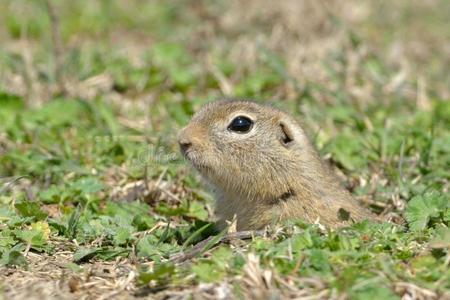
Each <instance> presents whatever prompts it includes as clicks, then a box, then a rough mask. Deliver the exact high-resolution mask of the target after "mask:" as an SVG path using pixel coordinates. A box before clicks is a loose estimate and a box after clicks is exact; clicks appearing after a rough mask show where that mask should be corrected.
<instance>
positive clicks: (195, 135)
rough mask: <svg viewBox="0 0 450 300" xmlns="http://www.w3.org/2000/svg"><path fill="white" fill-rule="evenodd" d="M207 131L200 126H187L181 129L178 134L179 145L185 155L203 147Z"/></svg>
mask: <svg viewBox="0 0 450 300" xmlns="http://www.w3.org/2000/svg"><path fill="white" fill-rule="evenodd" d="M204 137H205V131H204V129H203V128H201V127H198V126H187V127H185V128H183V129H182V130H181V131H180V134H179V135H178V145H179V146H180V151H181V153H182V154H183V155H186V154H188V152H190V151H193V150H195V151H197V150H199V148H202V145H203V139H204Z"/></svg>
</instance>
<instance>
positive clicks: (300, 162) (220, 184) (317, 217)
mask: <svg viewBox="0 0 450 300" xmlns="http://www.w3.org/2000/svg"><path fill="white" fill-rule="evenodd" d="M237 116H247V117H249V118H250V119H252V120H253V121H254V125H253V128H252V129H251V130H250V131H249V132H248V133H245V134H242V133H236V132H232V131H230V130H228V126H229V124H230V122H231V121H232V120H233V119H234V118H235V117H237ZM285 137H289V138H290V140H291V141H289V142H288V143H286V142H285V141H286V139H283V138H285ZM178 141H179V143H180V145H183V144H184V145H186V144H188V145H189V149H187V150H186V149H185V150H184V151H182V152H184V155H185V157H186V158H187V159H188V160H190V161H191V163H192V164H193V166H194V167H195V168H196V169H197V170H198V171H199V172H200V174H201V175H202V176H203V177H204V178H205V179H206V181H207V182H208V183H209V184H210V185H211V187H212V189H213V191H214V193H215V195H216V214H217V215H218V217H219V218H220V219H221V222H222V223H224V221H225V220H231V219H233V216H234V215H236V217H237V229H238V230H248V229H259V228H262V227H264V226H265V225H267V224H270V223H271V222H273V221H277V220H284V219H301V220H304V221H306V222H309V223H314V222H317V221H318V222H319V223H321V224H323V225H326V226H329V227H333V228H334V227H338V226H341V225H345V224H349V223H351V222H353V221H361V220H363V219H366V218H368V219H371V218H374V216H373V215H372V214H371V213H370V212H369V211H368V210H366V209H365V208H364V207H362V206H360V205H359V204H358V203H357V201H356V200H355V199H354V198H352V196H351V195H350V193H349V192H348V191H347V190H345V189H344V188H342V187H341V186H340V184H339V180H338V179H337V178H336V177H335V176H334V175H333V174H332V173H331V171H330V170H329V168H328V167H327V166H326V165H325V164H324V163H323V162H322V160H321V159H320V158H319V156H318V154H317V152H316V150H315V149H314V147H313V146H312V145H311V143H310V142H309V140H308V138H307V136H306V135H305V133H304V131H303V129H302V128H301V126H300V125H299V124H298V123H297V122H296V121H295V120H294V119H293V118H292V117H291V116H289V115H288V114H286V113H284V112H282V111H280V110H278V109H275V108H273V107H269V106H263V105H260V104H256V103H254V102H249V101H233V100H226V101H217V102H212V103H209V104H207V105H205V106H204V107H203V108H202V109H201V110H200V111H199V112H197V113H196V114H195V115H194V116H193V118H192V120H191V121H190V123H189V124H188V125H187V126H186V127H185V128H183V129H182V130H181V132H180V134H179V137H178ZM283 195H284V196H283ZM342 210H344V211H345V212H348V213H350V218H344V219H343V218H342ZM340 212H341V213H340ZM344 214H345V213H344Z"/></svg>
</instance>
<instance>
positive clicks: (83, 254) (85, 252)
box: [73, 248, 102, 263]
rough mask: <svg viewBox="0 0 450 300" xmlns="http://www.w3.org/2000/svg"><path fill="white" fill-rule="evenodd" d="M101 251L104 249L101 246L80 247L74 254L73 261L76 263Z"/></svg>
mask: <svg viewBox="0 0 450 300" xmlns="http://www.w3.org/2000/svg"><path fill="white" fill-rule="evenodd" d="M100 251H102V249H101V248H80V249H78V250H77V251H76V252H75V253H74V254H73V261H74V262H76V263H80V262H83V261H87V260H89V259H91V258H92V257H94V256H95V255H96V254H97V253H99V252H100Z"/></svg>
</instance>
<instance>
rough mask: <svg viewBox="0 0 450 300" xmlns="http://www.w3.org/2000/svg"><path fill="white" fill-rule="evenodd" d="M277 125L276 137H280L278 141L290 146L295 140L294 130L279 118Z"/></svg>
mask: <svg viewBox="0 0 450 300" xmlns="http://www.w3.org/2000/svg"><path fill="white" fill-rule="evenodd" d="M278 127H279V130H278V138H279V139H280V142H281V143H282V144H283V146H285V147H290V146H291V145H292V144H293V143H294V141H295V137H294V132H293V131H292V129H291V126H290V124H288V123H287V122H285V121H283V120H280V122H279V123H278Z"/></svg>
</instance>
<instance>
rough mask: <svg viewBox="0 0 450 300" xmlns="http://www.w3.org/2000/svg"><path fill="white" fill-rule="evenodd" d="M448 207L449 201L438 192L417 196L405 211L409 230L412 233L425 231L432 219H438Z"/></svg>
mask: <svg viewBox="0 0 450 300" xmlns="http://www.w3.org/2000/svg"><path fill="white" fill-rule="evenodd" d="M448 205H449V203H448V199H447V198H446V197H445V196H444V195H442V194H440V193H439V192H437V191H429V192H426V193H425V194H423V195H418V196H415V197H414V198H412V199H411V200H410V201H409V202H408V205H407V207H406V211H405V217H406V220H407V221H408V224H409V228H410V229H411V230H412V231H418V230H423V229H425V228H426V227H427V225H428V222H429V221H430V218H433V217H438V216H439V213H441V212H444V210H445V209H446V208H447V206H448Z"/></svg>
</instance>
